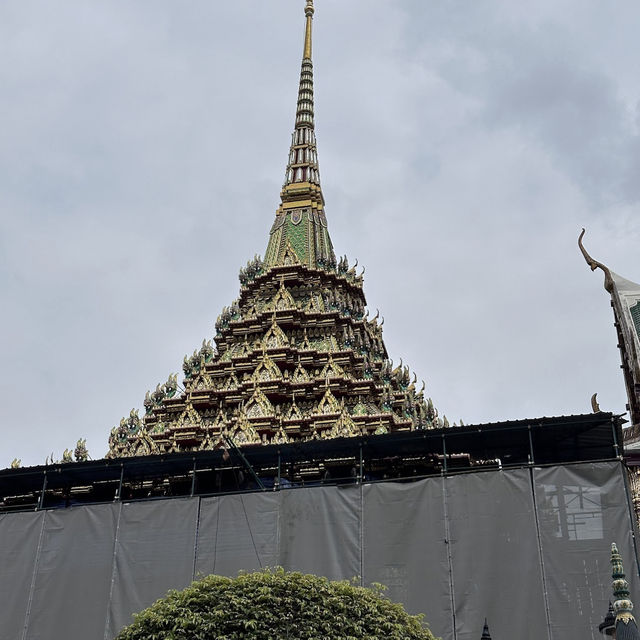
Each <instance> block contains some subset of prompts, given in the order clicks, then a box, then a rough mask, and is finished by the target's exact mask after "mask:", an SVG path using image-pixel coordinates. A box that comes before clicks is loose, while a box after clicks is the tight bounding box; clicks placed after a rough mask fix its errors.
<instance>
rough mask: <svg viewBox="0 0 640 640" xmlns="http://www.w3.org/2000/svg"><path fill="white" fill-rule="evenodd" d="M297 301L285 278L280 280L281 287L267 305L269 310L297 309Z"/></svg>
mask: <svg viewBox="0 0 640 640" xmlns="http://www.w3.org/2000/svg"><path fill="white" fill-rule="evenodd" d="M295 308H296V302H295V300H294V299H293V296H292V295H291V293H290V292H289V290H288V289H287V287H286V286H285V284H284V279H281V280H280V288H279V289H278V291H276V294H275V296H273V298H272V299H271V301H270V302H269V304H268V305H267V309H268V310H269V311H284V310H286V309H295Z"/></svg>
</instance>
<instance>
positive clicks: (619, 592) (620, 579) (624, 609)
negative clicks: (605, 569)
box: [611, 542, 635, 625]
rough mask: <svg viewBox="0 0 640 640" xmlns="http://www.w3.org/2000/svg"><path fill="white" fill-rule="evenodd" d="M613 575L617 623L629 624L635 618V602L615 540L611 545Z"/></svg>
mask: <svg viewBox="0 0 640 640" xmlns="http://www.w3.org/2000/svg"><path fill="white" fill-rule="evenodd" d="M611 577H612V578H613V582H612V583H611V585H612V586H613V595H614V596H615V597H616V599H615V602H614V603H613V610H614V611H615V614H616V625H617V624H618V623H620V622H623V623H624V624H629V623H630V622H633V624H634V625H635V618H634V617H633V614H632V613H631V611H632V610H633V602H631V600H630V598H629V583H628V582H627V581H626V580H625V575H624V568H623V566H622V556H621V555H620V552H619V551H618V547H617V546H616V543H615V542H614V543H613V544H612V545H611Z"/></svg>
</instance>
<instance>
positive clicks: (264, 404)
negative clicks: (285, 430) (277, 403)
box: [244, 387, 274, 418]
mask: <svg viewBox="0 0 640 640" xmlns="http://www.w3.org/2000/svg"><path fill="white" fill-rule="evenodd" d="M244 415H246V417H247V418H264V417H266V416H272V415H274V410H273V405H272V404H271V402H270V401H269V398H267V396H265V394H264V393H263V391H262V389H260V387H256V390H255V391H254V392H253V395H252V396H251V398H249V402H247V406H246V407H245V410H244Z"/></svg>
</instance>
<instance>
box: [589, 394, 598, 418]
mask: <svg viewBox="0 0 640 640" xmlns="http://www.w3.org/2000/svg"><path fill="white" fill-rule="evenodd" d="M591 409H592V410H593V413H600V405H599V404H598V394H597V393H594V394H593V395H592V396H591Z"/></svg>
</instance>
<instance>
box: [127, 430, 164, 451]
mask: <svg viewBox="0 0 640 640" xmlns="http://www.w3.org/2000/svg"><path fill="white" fill-rule="evenodd" d="M130 451H131V455H134V456H148V455H152V454H154V453H160V449H159V448H158V445H157V444H156V443H155V442H154V440H153V438H151V437H150V436H149V434H148V433H147V432H146V430H144V429H143V430H142V431H141V433H140V437H139V438H138V439H137V440H136V441H135V442H134V443H132V445H131V449H130Z"/></svg>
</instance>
